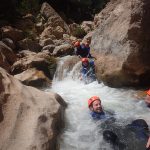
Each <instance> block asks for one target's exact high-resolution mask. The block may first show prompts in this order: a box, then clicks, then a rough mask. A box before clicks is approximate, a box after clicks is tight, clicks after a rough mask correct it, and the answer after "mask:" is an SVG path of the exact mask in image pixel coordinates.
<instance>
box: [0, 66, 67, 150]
mask: <svg viewBox="0 0 150 150" xmlns="http://www.w3.org/2000/svg"><path fill="white" fill-rule="evenodd" d="M0 87H1V88H0V97H1V99H0V103H1V107H0V131H1V134H0V149H7V150H17V149H18V148H19V149H20V147H21V149H22V150H29V149H39V150H43V149H45V150H48V149H51V148H53V149H57V135H58V134H59V133H60V130H61V128H62V127H63V125H64V122H63V119H64V109H65V106H66V105H63V104H65V102H64V101H63V99H62V98H61V97H60V96H59V97H58V96H57V97H56V94H55V93H51V92H47V93H46V92H43V91H41V90H38V89H36V88H33V87H30V86H25V85H23V84H21V83H20V82H19V81H18V80H17V79H15V78H14V77H12V76H10V75H9V74H8V73H6V72H5V70H4V69H2V68H0Z"/></svg>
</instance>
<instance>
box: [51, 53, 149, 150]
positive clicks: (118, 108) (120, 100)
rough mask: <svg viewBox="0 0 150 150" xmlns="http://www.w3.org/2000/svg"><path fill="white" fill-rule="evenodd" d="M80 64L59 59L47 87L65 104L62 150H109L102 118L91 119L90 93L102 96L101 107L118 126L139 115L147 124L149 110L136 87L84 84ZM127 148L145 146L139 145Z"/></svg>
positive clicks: (138, 149)
mask: <svg viewBox="0 0 150 150" xmlns="http://www.w3.org/2000/svg"><path fill="white" fill-rule="evenodd" d="M80 67H81V63H80V62H79V59H77V57H75V58H74V57H73V56H67V57H64V58H61V59H60V61H59V65H58V68H57V72H56V74H55V78H54V80H53V84H52V89H50V90H52V91H54V92H57V93H58V94H60V95H61V96H62V97H63V98H64V100H65V101H66V102H67V103H68V108H67V109H66V112H65V121H66V126H65V129H64V131H63V133H62V135H61V136H60V139H59V141H60V149H61V150H112V147H111V146H110V144H108V143H106V142H105V141H104V140H103V137H102V128H101V127H100V125H101V121H97V122H95V121H93V120H92V119H91V118H90V114H89V110H88V107H87V100H88V98H90V97H91V96H93V95H97V96H99V97H100V98H101V100H102V105H103V107H104V109H105V110H108V111H111V112H113V113H114V114H115V118H116V120H117V122H118V123H119V124H120V125H121V126H125V125H127V124H128V123H130V122H131V121H132V120H134V119H139V118H142V119H144V120H145V121H146V122H147V123H148V125H150V119H149V113H150V109H149V108H147V107H146V105H145V103H144V101H143V100H142V99H141V100H137V98H136V97H135V96H134V95H135V94H136V91H135V90H131V89H115V88H110V87H107V86H105V85H104V84H103V83H100V84H99V83H98V82H97V81H94V82H92V83H90V84H86V85H85V84H84V83H82V82H81V81H80V80H79V79H78V74H79V70H80ZM126 140H127V139H124V141H126ZM129 140H130V139H129ZM133 140H134V139H133ZM131 141H132V140H131ZM132 143H134V141H132ZM120 150H121V149H120ZM126 150H145V149H143V148H141V146H140V144H138V145H134V147H132V148H131V147H128V148H126Z"/></svg>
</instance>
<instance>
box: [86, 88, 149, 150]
mask: <svg viewBox="0 0 150 150" xmlns="http://www.w3.org/2000/svg"><path fill="white" fill-rule="evenodd" d="M146 93H147V96H146V98H145V102H146V104H147V105H148V107H149V106H150V89H149V90H148V91H147V92H146ZM88 107H89V109H90V112H91V113H90V114H91V117H92V118H93V119H94V120H101V119H107V115H106V113H105V111H104V110H103V107H102V104H101V100H100V98H99V97H98V96H92V97H91V98H90V99H89V100H88ZM110 124H112V123H110V122H109V125H110ZM109 127H110V126H109ZM115 128H116V127H115ZM129 130H130V131H133V132H134V133H135V134H136V135H138V136H139V138H141V137H142V138H144V139H145V140H146V142H147V144H146V145H145V149H146V150H150V136H149V137H148V134H149V131H148V125H147V123H146V122H145V120H143V119H137V120H134V121H133V122H132V123H131V124H129V125H127V126H126V128H123V129H122V132H124V134H126V132H128V131H129ZM140 136H141V137H140ZM103 137H104V139H105V140H106V141H107V142H109V143H110V144H112V145H113V147H116V145H117V146H119V145H121V144H119V142H118V141H119V140H118V137H117V135H116V134H115V133H114V132H112V131H111V130H105V131H104V132H103ZM127 138H128V137H127ZM123 147H124V146H123ZM123 147H121V148H119V150H120V149H121V150H123ZM114 149H116V148H114ZM117 149H118V147H117Z"/></svg>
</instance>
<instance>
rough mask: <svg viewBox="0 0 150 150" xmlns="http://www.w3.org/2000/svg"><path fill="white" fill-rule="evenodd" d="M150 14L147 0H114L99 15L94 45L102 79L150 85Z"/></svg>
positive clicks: (127, 84)
mask: <svg viewBox="0 0 150 150" xmlns="http://www.w3.org/2000/svg"><path fill="white" fill-rule="evenodd" d="M149 17H150V1H147V0H133V1H126V0H117V1H116V0H112V1H111V2H109V3H108V5H107V7H106V8H105V9H104V10H103V11H102V12H101V13H100V14H98V15H97V16H96V18H95V26H98V28H97V30H96V31H95V33H94V34H93V36H92V43H91V47H92V48H93V49H94V50H95V52H96V55H97V59H98V60H97V66H98V67H97V76H98V79H99V80H102V81H104V83H106V84H108V85H110V86H114V87H119V86H139V85H140V86H141V85H150V67H149V66H150V59H149V58H150V53H149V52H150V30H149V26H150V20H149V19H148V18H149ZM148 81H149V82H148Z"/></svg>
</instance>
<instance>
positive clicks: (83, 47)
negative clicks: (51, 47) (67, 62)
mask: <svg viewBox="0 0 150 150" xmlns="http://www.w3.org/2000/svg"><path fill="white" fill-rule="evenodd" d="M74 49H75V54H76V55H77V56H80V57H82V58H84V57H88V58H93V57H92V56H91V54H90V47H89V44H88V43H86V44H85V43H80V42H79V41H77V42H75V43H74Z"/></svg>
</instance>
